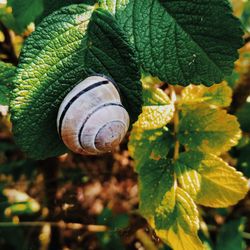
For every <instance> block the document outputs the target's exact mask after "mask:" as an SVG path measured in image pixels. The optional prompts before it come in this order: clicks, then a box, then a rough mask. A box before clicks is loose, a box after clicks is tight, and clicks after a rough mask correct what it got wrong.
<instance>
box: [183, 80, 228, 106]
mask: <svg viewBox="0 0 250 250" xmlns="http://www.w3.org/2000/svg"><path fill="white" fill-rule="evenodd" d="M232 94H233V91H232V89H231V88H230V87H229V86H228V85H227V83H226V82H222V83H220V84H215V85H213V86H212V87H205V86H203V85H199V86H195V85H189V86H188V87H186V88H185V89H184V90H183V91H182V99H181V101H180V104H190V105H193V104H196V103H206V104H209V105H215V106H218V107H228V106H229V105H230V104H231V102H232Z"/></svg>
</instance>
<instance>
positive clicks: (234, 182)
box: [174, 151, 248, 207]
mask: <svg viewBox="0 0 250 250" xmlns="http://www.w3.org/2000/svg"><path fill="white" fill-rule="evenodd" d="M174 166H175V167H174V168H175V171H176V173H177V177H178V182H179V184H180V185H181V187H182V188H183V189H184V190H185V191H186V192H188V193H189V195H190V196H191V197H192V198H193V199H194V200H195V202H196V203H197V204H200V205H203V206H209V207H227V206H231V205H234V204H236V203H237V202H238V201H239V200H241V199H243V198H244V197H245V195H246V194H247V192H248V186H247V180H246V179H245V178H244V177H243V175H242V173H241V172H238V171H236V170H235V169H234V168H233V167H231V166H229V165H228V164H227V163H226V162H225V161H223V160H222V159H221V158H219V157H217V156H215V155H211V154H205V153H202V152H195V151H190V152H186V153H182V154H181V155H180V157H179V159H178V161H177V162H176V163H175V165H174Z"/></svg>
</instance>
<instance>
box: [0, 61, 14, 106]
mask: <svg viewBox="0 0 250 250" xmlns="http://www.w3.org/2000/svg"><path fill="white" fill-rule="evenodd" d="M15 73H16V67H15V66H13V65H11V64H9V63H4V62H1V61H0V104H2V105H8V104H9V96H10V92H11V90H12V81H13V79H14V76H15Z"/></svg>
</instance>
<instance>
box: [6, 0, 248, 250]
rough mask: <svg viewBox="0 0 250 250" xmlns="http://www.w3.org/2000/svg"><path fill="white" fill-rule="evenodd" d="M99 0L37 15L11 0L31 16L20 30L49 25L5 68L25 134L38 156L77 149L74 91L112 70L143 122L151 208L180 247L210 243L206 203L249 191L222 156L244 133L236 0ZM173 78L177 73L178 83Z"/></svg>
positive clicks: (20, 134) (161, 229)
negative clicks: (68, 142) (59, 122)
mask: <svg viewBox="0 0 250 250" xmlns="http://www.w3.org/2000/svg"><path fill="white" fill-rule="evenodd" d="M79 2H84V3H79ZM96 2H97V1H70V4H71V3H72V4H73V5H69V3H68V2H67V1H62V2H61V4H60V6H57V7H55V6H56V4H55V3H56V1H52V2H50V3H49V1H44V4H43V5H42V6H43V7H41V8H40V7H39V8H37V10H39V11H37V12H36V13H29V15H27V14H26V13H25V12H23V11H21V10H20V8H18V7H17V6H19V5H18V1H17V0H16V1H15V0H12V1H9V5H10V6H12V7H13V11H14V13H13V15H14V16H15V17H16V18H17V20H18V18H19V17H20V18H21V20H22V22H21V23H19V24H20V26H18V31H22V30H23V29H24V28H25V27H26V26H27V24H28V23H29V22H30V21H33V20H35V19H36V23H39V24H38V26H37V28H36V30H35V31H34V32H33V33H32V34H31V35H30V36H29V37H28V39H27V40H26V42H25V44H24V47H23V49H22V53H21V55H20V59H19V64H18V66H17V68H14V67H10V66H8V65H2V66H1V67H2V69H3V72H7V71H5V69H7V68H8V72H9V71H10V72H11V73H9V75H8V76H6V79H7V82H8V83H9V84H10V83H12V82H13V84H14V87H13V88H11V90H10V92H11V98H10V108H11V120H12V123H13V131H14V135H15V138H16V141H17V143H18V145H20V147H21V148H22V149H23V150H24V151H25V152H26V153H27V154H28V155H29V156H30V157H32V158H35V159H45V158H49V157H54V156H58V155H60V154H63V153H65V152H67V149H66V147H65V146H64V144H63V143H62V141H61V139H60V138H59V136H58V133H57V131H56V116H57V111H58V108H59V105H60V103H61V102H62V100H63V98H64V96H65V95H66V94H67V93H68V92H69V91H70V90H71V89H72V88H73V87H74V86H75V85H76V84H77V82H79V80H81V79H83V78H85V77H87V76H88V75H90V74H93V73H100V74H105V75H107V76H110V77H112V78H113V79H114V80H115V82H116V83H117V84H118V86H119V88H120V91H121V95H122V97H123V104H124V106H125V108H126V109H127V111H128V112H129V114H130V118H131V123H132V124H133V129H132V131H131V135H130V142H129V151H130V153H131V156H132V157H133V158H134V159H135V169H136V171H137V173H138V176H139V187H140V211H141V213H142V215H143V216H144V217H145V218H146V219H147V220H148V222H149V223H150V225H151V226H152V227H153V228H154V229H155V231H156V233H157V235H158V236H159V237H161V239H163V240H164V241H165V242H166V243H167V244H169V245H170V246H171V247H172V248H174V249H190V250H191V249H203V245H202V242H201V241H200V239H199V237H198V230H199V225H200V218H199V213H198V207H197V205H203V206H209V207H227V206H230V205H234V204H236V203H237V202H238V201H239V200H240V199H242V198H244V196H245V195H246V193H247V191H248V187H247V181H246V179H245V178H244V177H243V175H242V174H241V173H240V172H237V171H236V170H235V169H234V168H232V167H231V166H229V164H228V163H227V162H226V161H224V160H223V158H222V157H221V154H222V153H225V152H227V151H228V150H230V149H231V147H233V146H235V145H237V143H238V141H239V139H240V137H241V131H240V128H239V123H238V122H237V119H236V117H234V116H232V115H230V114H228V113H227V111H226V110H225V108H227V107H228V106H229V105H230V103H231V100H232V90H231V88H230V87H228V85H227V84H226V83H225V82H223V83H220V82H221V81H222V80H223V79H224V78H225V77H226V76H228V75H230V74H231V71H232V69H233V63H234V61H235V60H236V59H237V58H238V53H237V49H239V48H240V47H241V46H242V38H241V37H242V35H243V32H242V29H241V24H240V22H239V21H238V19H237V18H236V17H234V16H233V14H232V10H231V7H230V4H229V3H228V1H227V0H213V1H211V0H210V1H208V0H207V1H204V0H196V1H192V2H190V1H167V0H125V1H122V0H118V1H115V2H114V1H112V0H106V1H105V0H100V1H99V2H98V3H96ZM26 3H27V4H28V5H29V1H27V2H26ZM41 3H42V1H32V4H37V5H38V6H40V5H41ZM74 3H76V4H74ZM114 3H115V4H114ZM51 6H54V7H51ZM63 6H64V7H63ZM208 6H209V7H208ZM58 7H62V8H61V9H59V10H56V9H57V8H58ZM31 9H32V8H31ZM42 9H43V10H42ZM53 10H56V11H55V12H53ZM19 11H20V12H19ZM27 11H29V10H28V9H27ZM24 14H25V17H26V18H23V17H22V15H24ZM47 15H48V16H47ZM152 76H155V77H152ZM162 82H167V83H169V88H168V89H167V90H166V91H163V90H162V89H161V88H160V87H161V83H162ZM215 83H217V85H213V84H215ZM218 83H219V84H218ZM176 84H179V85H181V86H183V87H185V88H181V89H180V88H175V87H173V85H176ZM190 84H195V85H199V84H203V85H200V86H195V85H190ZM188 85H189V86H188ZM212 85H213V86H212ZM10 86H12V84H10ZM4 88H5V89H6V87H4ZM180 90H181V91H180ZM3 96H6V95H3ZM5 103H6V100H5ZM141 110H142V113H141Z"/></svg>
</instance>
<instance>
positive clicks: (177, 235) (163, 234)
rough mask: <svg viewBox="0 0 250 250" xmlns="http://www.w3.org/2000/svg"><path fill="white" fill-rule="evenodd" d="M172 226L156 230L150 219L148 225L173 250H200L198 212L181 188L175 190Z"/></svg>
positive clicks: (154, 223)
mask: <svg viewBox="0 0 250 250" xmlns="http://www.w3.org/2000/svg"><path fill="white" fill-rule="evenodd" d="M170 216H173V217H174V218H172V225H171V226H169V227H168V228H167V229H160V230H159V229H158V228H157V225H156V222H155V221H154V220H153V219H152V218H150V219H149V223H150V224H151V226H152V227H153V228H155V231H156V234H157V235H158V236H159V237H160V238H161V239H162V240H163V241H165V242H166V243H167V244H169V245H170V246H171V247H172V248H173V249H174V250H187V249H190V250H191V249H192V250H201V249H204V248H203V245H202V242H201V241H200V240H199V237H198V236H197V231H198V229H199V218H198V210H197V207H196V205H195V203H194V202H193V200H192V198H191V197H190V196H189V195H188V194H187V193H186V192H185V191H184V190H182V189H181V188H177V189H176V204H175V208H174V212H173V214H172V215H170Z"/></svg>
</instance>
